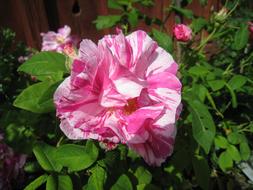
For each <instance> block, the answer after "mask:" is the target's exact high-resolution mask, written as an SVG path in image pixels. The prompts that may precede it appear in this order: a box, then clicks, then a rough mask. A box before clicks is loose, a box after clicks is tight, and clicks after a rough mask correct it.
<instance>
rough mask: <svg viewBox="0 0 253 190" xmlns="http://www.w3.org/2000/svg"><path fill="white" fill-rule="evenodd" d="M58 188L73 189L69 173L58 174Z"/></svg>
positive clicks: (63, 189)
mask: <svg viewBox="0 0 253 190" xmlns="http://www.w3.org/2000/svg"><path fill="white" fill-rule="evenodd" d="M58 190H73V183H72V180H71V178H70V177H69V176H68V175H58Z"/></svg>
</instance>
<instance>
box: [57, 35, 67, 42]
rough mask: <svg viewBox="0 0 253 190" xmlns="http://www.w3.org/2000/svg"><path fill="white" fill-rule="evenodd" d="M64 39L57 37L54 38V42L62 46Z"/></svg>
mask: <svg viewBox="0 0 253 190" xmlns="http://www.w3.org/2000/svg"><path fill="white" fill-rule="evenodd" d="M64 40H65V39H64V38H63V37H62V36H57V37H56V41H57V42H58V43H59V44H62V43H64Z"/></svg>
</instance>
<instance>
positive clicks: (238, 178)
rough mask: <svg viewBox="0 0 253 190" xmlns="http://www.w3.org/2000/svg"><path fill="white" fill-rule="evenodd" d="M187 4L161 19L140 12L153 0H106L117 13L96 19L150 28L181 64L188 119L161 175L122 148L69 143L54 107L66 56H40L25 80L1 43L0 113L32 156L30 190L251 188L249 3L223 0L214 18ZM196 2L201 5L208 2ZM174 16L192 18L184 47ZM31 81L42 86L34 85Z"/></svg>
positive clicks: (12, 138)
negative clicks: (171, 27)
mask: <svg viewBox="0 0 253 190" xmlns="http://www.w3.org/2000/svg"><path fill="white" fill-rule="evenodd" d="M190 3H192V1H191V0H184V1H181V5H180V6H179V4H174V3H172V4H171V5H169V7H168V8H166V10H165V11H166V13H167V14H168V15H167V16H166V17H165V20H161V19H159V18H150V17H149V16H147V15H145V14H142V13H141V10H140V9H139V8H140V7H141V6H155V3H154V2H153V1H152V0H131V1H130V0H108V7H109V8H111V9H116V12H117V13H118V14H117V15H107V16H99V17H98V18H97V20H95V21H94V23H95V24H96V27H97V29H104V28H110V27H113V26H116V25H120V26H121V28H122V29H124V32H125V33H128V32H130V31H131V30H133V29H135V28H136V27H137V26H138V23H139V22H143V21H144V23H146V24H147V25H148V26H149V27H150V31H151V32H150V35H151V36H152V37H153V38H154V39H155V40H156V41H157V42H158V43H159V45H160V46H161V47H163V48H164V49H165V50H167V51H168V52H170V53H172V54H173V55H174V57H175V58H176V60H177V62H178V63H179V65H180V72H179V75H180V76H179V77H180V78H181V81H182V83H183V92H182V99H183V112H182V114H181V118H180V120H179V122H178V125H177V127H178V134H177V138H176V143H175V148H174V153H173V155H172V156H171V157H170V158H168V160H167V161H166V162H165V163H164V164H163V165H162V166H161V167H157V168H154V167H149V166H147V165H146V164H145V163H144V161H143V160H142V159H141V158H140V157H138V156H137V155H136V154H135V153H134V152H132V151H131V150H128V149H127V148H126V147H125V146H123V145H120V146H118V147H117V148H116V149H115V150H113V151H108V152H104V150H101V149H100V148H99V146H100V145H99V144H98V143H97V142H92V141H87V142H84V141H80V142H79V141H70V140H67V139H66V138H65V137H64V135H63V134H62V133H61V131H60V129H59V123H58V121H57V119H56V117H55V112H54V105H53V100H52V98H53V93H54V91H55V89H56V88H57V86H58V85H59V84H60V83H61V82H62V80H63V79H64V77H65V76H66V75H67V74H68V72H69V71H68V69H67V65H66V57H65V56H64V55H63V54H59V53H55V52H41V53H36V54H35V55H34V56H33V57H32V58H31V59H29V60H28V61H26V62H25V63H23V64H22V65H21V66H20V67H19V68H18V71H19V72H20V75H19V74H18V72H16V69H17V65H18V63H17V57H18V56H17V55H20V54H17V55H16V53H15V52H14V53H9V52H11V51H12V49H8V48H6V47H7V46H6V45H3V44H4V43H3V44H1V47H0V51H1V57H0V61H1V62H0V67H1V70H0V72H1V75H0V80H1V83H0V85H1V86H0V95H1V99H2V97H3V98H4V101H1V112H2V111H4V110H5V112H4V113H3V114H2V113H1V115H0V116H1V118H0V119H1V129H3V130H4V132H5V135H6V141H7V142H8V143H9V144H10V145H12V146H13V147H14V148H15V149H16V150H19V151H22V152H26V153H27V154H28V155H29V159H28V162H27V164H26V166H25V171H26V173H27V182H26V185H27V184H28V185H27V186H26V188H25V189H26V190H30V189H37V188H43V187H44V188H46V189H50V190H51V189H59V190H61V189H62V190H64V189H68V190H71V189H97V190H101V189H112V190H117V189H126V190H131V189H137V190H144V189H145V190H149V189H150V190H159V189H171V190H172V189H199V188H201V189H215V188H217V189H240V188H252V185H251V184H252V182H250V181H249V179H248V177H250V176H247V173H246V175H245V172H244V168H243V167H241V166H242V164H247V160H248V159H249V158H250V157H251V147H252V144H251V139H252V133H253V123H252V120H253V108H252V106H251V105H253V104H252V103H253V102H252V100H253V99H252V95H253V87H252V83H253V79H252V78H253V69H252V63H253V46H252V44H251V40H252V39H251V37H250V33H249V31H248V28H247V22H248V21H250V20H253V14H252V12H251V11H250V10H249V9H248V7H249V2H248V1H246V0H245V1H244V0H241V1H240V3H238V1H237V0H235V1H226V3H225V5H224V6H225V7H226V9H223V10H222V11H219V12H214V13H213V15H212V16H211V17H210V19H208V20H207V19H205V18H203V17H197V16H196V15H194V13H193V12H192V11H191V10H189V9H186V8H185V6H187V5H188V4H190ZM200 3H201V4H202V5H203V6H205V5H206V3H207V1H205V0H200ZM136 5H137V6H136ZM137 7H139V8H137ZM234 10H236V11H234ZM171 13H175V14H176V15H177V19H179V20H178V21H180V19H182V18H187V19H188V20H190V21H191V24H190V27H191V28H192V31H193V39H192V41H189V42H188V43H180V42H177V41H176V40H175V39H173V38H172V37H171V36H170V35H169V33H168V32H167V30H166V26H165V23H166V21H167V19H170V18H171V15H172V14H171ZM242 14H243V17H242V16H241V15H242ZM158 28H159V30H158ZM7 34H8V35H7ZM3 36H5V37H4V38H5V41H6V44H7V43H9V41H13V34H12V33H10V32H6V31H5V33H4V35H3ZM8 39H12V40H8ZM209 49H212V50H211V51H208V50H209ZM7 50H8V53H7ZM22 53H23V55H25V54H26V52H22ZM11 63H13V64H11ZM7 64H8V65H7ZM4 69H7V70H4ZM8 69H9V70H8ZM2 71H3V73H2ZM24 73H25V74H24ZM30 75H32V76H34V77H36V79H37V81H38V82H36V83H35V82H33V81H31V80H29V76H30ZM24 88H25V89H24ZM20 89H24V90H23V91H22V92H21V90H20ZM20 92H21V93H20ZM19 93H20V94H19ZM17 94H19V95H18V96H17ZM14 99H15V101H14V105H15V106H16V107H18V108H21V109H23V110H20V109H17V108H13V106H11V103H12V102H13V100H14ZM6 110H8V111H6ZM32 152H33V153H32ZM247 169H249V170H250V169H252V168H247Z"/></svg>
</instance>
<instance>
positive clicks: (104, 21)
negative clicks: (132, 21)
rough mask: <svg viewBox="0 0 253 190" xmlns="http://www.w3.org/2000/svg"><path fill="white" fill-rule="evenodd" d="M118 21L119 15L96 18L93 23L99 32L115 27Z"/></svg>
mask: <svg viewBox="0 0 253 190" xmlns="http://www.w3.org/2000/svg"><path fill="white" fill-rule="evenodd" d="M120 20H121V16H120V15H108V16H98V17H97V19H96V20H95V21H93V23H95V24H96V28H97V29H98V30H101V29H105V28H110V27H113V26H115V25H116V24H117V23H118V22H119V21H120Z"/></svg>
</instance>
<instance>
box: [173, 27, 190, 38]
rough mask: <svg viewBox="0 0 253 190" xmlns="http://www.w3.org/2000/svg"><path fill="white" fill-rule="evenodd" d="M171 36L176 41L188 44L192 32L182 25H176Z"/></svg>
mask: <svg viewBox="0 0 253 190" xmlns="http://www.w3.org/2000/svg"><path fill="white" fill-rule="evenodd" d="M173 35H174V37H175V38H176V39H177V40H178V41H181V42H188V41H189V40H191V39H192V30H191V29H190V28H189V27H188V26H186V25H184V24H177V25H175V26H174V28H173Z"/></svg>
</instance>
